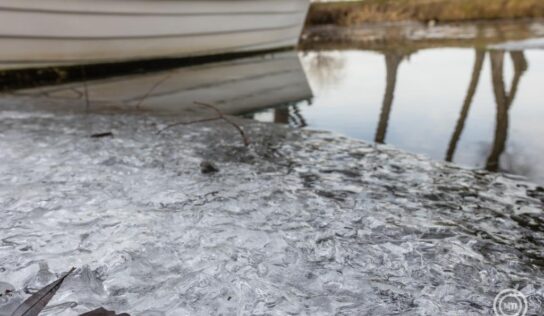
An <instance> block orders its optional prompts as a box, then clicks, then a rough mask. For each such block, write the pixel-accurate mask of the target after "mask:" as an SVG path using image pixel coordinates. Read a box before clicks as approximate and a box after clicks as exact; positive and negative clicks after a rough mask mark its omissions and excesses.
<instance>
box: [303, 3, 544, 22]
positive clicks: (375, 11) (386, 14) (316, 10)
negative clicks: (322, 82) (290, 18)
mask: <svg viewBox="0 0 544 316" xmlns="http://www.w3.org/2000/svg"><path fill="white" fill-rule="evenodd" d="M539 17H544V0H365V1H362V2H351V1H346V2H333V3H331V2H329V3H315V4H313V5H312V7H311V9H310V13H309V15H308V20H307V24H308V25H323V24H337V25H344V26H347V25H355V24H361V23H367V22H386V21H403V20H415V21H421V22H427V21H431V20H436V21H441V22H452V21H470V20H494V19H515V18H539Z"/></svg>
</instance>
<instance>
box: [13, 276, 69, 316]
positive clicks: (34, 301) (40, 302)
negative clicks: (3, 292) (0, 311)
mask: <svg viewBox="0 0 544 316" xmlns="http://www.w3.org/2000/svg"><path fill="white" fill-rule="evenodd" d="M74 270H75V268H72V269H71V270H70V271H68V272H67V273H66V274H64V275H63V276H62V277H61V278H59V279H58V280H56V281H55V282H53V283H51V284H49V285H47V286H46V287H44V288H42V289H41V290H39V291H38V292H36V293H34V294H33V295H32V296H30V297H29V298H28V299H26V300H25V301H24V302H23V303H22V304H21V305H20V306H19V307H18V308H17V309H16V310H15V312H13V314H12V315H11V316H38V315H39V314H40V312H41V311H42V310H43V309H44V308H45V306H47V304H48V303H49V301H50V300H51V299H52V298H53V296H55V293H57V291H58V289H59V288H60V286H61V285H62V282H64V279H66V278H67V277H68V276H69V275H70V274H71V273H72V272H74Z"/></svg>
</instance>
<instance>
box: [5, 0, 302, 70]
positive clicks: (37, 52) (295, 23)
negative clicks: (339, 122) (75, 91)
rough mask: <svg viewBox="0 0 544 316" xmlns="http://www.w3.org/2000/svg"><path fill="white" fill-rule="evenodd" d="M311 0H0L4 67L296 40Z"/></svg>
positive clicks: (198, 52)
mask: <svg viewBox="0 0 544 316" xmlns="http://www.w3.org/2000/svg"><path fill="white" fill-rule="evenodd" d="M308 6H309V0H245V1H243V0H216V1H208V0H202V1H174V0H168V1H166V0H164V1H160V0H158V1H157V0H130V1H127V0H0V48H1V49H0V68H9V67H11V68H13V67H17V68H20V67H32V66H37V65H40V66H41V65H44V64H48V65H58V64H88V63H101V62H113V61H128V60H141V59H151V58H164V57H194V56H206V55H215V54H222V53H236V52H246V51H253V50H266V49H273V48H280V47H287V46H293V45H296V43H297V41H298V37H299V34H300V32H301V30H302V26H303V24H304V19H305V16H306V13H307V10H308Z"/></svg>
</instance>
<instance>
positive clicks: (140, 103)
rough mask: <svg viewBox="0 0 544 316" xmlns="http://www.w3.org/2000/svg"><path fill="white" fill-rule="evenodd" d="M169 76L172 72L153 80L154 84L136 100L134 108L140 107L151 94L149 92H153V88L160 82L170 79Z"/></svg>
mask: <svg viewBox="0 0 544 316" xmlns="http://www.w3.org/2000/svg"><path fill="white" fill-rule="evenodd" d="M170 77H172V73H171V72H170V73H168V74H167V75H166V76H164V78H161V79H160V80H159V81H157V82H155V84H154V85H153V86H152V87H151V89H149V90H148V91H147V92H146V93H145V94H144V96H143V97H141V98H140V100H138V102H137V103H136V106H135V107H136V109H137V110H139V109H140V106H141V105H142V103H143V102H144V101H145V100H146V99H147V98H149V96H150V95H151V93H153V92H155V89H157V88H158V87H159V86H160V85H161V84H163V83H164V82H165V81H166V80H168V79H170Z"/></svg>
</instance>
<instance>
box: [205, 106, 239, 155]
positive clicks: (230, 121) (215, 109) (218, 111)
mask: <svg viewBox="0 0 544 316" xmlns="http://www.w3.org/2000/svg"><path fill="white" fill-rule="evenodd" d="M195 104H196V105H201V106H205V107H207V108H210V109H213V110H214V111H215V112H217V114H218V115H219V117H220V118H221V119H223V120H224V121H225V122H227V123H229V124H230V125H232V126H233V127H234V128H236V129H237V130H238V132H239V133H240V135H241V136H242V138H243V140H244V145H245V146H246V147H247V146H249V144H250V141H249V138H248V137H247V135H246V132H245V131H244V129H243V128H242V127H241V126H240V125H238V124H236V123H235V122H234V121H232V120H231V119H229V118H228V117H226V116H225V115H224V114H223V112H221V111H220V110H219V109H218V108H216V107H215V106H213V105H211V104H208V103H203V102H195Z"/></svg>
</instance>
